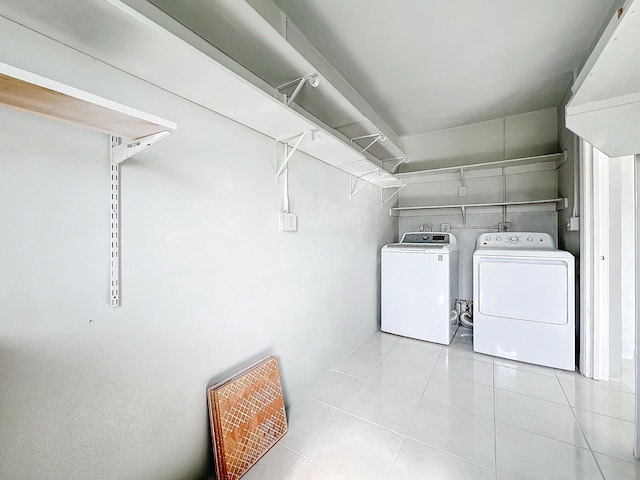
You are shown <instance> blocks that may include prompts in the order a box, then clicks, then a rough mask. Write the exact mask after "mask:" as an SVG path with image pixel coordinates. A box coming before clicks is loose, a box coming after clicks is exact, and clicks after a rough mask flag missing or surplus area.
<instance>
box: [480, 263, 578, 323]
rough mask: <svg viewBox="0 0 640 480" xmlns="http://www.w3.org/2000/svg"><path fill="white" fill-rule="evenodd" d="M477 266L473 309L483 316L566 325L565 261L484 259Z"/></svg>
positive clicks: (567, 269)
mask: <svg viewBox="0 0 640 480" xmlns="http://www.w3.org/2000/svg"><path fill="white" fill-rule="evenodd" d="M477 267H478V272H477V274H478V286H479V292H478V299H477V302H478V305H477V306H476V307H477V308H478V311H479V312H480V313H482V314H483V315H490V316H494V317H503V318H511V319H516V320H524V321H530V322H539V323H549V324H555V325H562V324H566V323H567V322H568V308H569V291H568V284H569V282H568V280H569V273H570V272H569V265H568V264H567V262H565V261H562V260H558V259H544V258H537V259H525V258H514V257H506V258H501V257H484V258H481V259H479V261H478V265H477Z"/></svg>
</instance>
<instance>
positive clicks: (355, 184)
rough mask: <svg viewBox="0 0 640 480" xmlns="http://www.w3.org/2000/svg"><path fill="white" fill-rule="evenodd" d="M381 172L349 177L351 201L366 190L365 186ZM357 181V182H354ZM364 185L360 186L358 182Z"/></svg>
mask: <svg viewBox="0 0 640 480" xmlns="http://www.w3.org/2000/svg"><path fill="white" fill-rule="evenodd" d="M378 172H379V170H377V169H376V170H373V171H371V172H367V173H363V174H362V175H354V174H353V173H352V174H351V175H350V176H349V182H350V186H351V189H350V190H351V192H350V194H349V200H351V199H352V198H353V197H355V196H356V193H358V192H359V191H360V190H362V189H363V188H364V186H365V185H366V184H367V183H369V182H370V181H371V179H372V178H373V177H375V176H376V175H377V174H378ZM354 179H355V181H354ZM359 181H361V182H362V183H361V184H360V185H358V182H359Z"/></svg>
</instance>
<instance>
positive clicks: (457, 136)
mask: <svg viewBox="0 0 640 480" xmlns="http://www.w3.org/2000/svg"><path fill="white" fill-rule="evenodd" d="M556 119H557V113H556V110H555V109H548V110H541V111H538V112H531V113H528V114H524V115H518V116H515V117H508V118H506V119H503V120H502V119H499V120H495V121H492V122H483V123H478V124H474V125H467V126H463V127H459V128H456V129H449V130H443V131H440V132H433V133H430V134H425V135H421V136H415V137H405V139H404V146H405V148H406V149H407V153H408V155H409V156H410V158H411V159H412V160H411V163H409V164H408V165H409V167H408V168H411V169H414V170H418V169H425V168H436V167H441V166H452V165H468V164H473V163H482V162H488V161H492V160H500V159H502V158H506V159H509V158H520V157H527V156H534V155H543V154H546V153H556V152H557V151H558V150H557V149H558V146H557V126H556ZM503 124H504V130H503ZM503 133H504V138H503ZM503 146H504V149H505V150H504V154H503V151H502V148H503ZM416 158H418V159H420V158H422V159H426V160H424V161H417V162H414V159H416ZM418 167H419V168H418ZM505 174H506V180H505V177H503V176H502V169H501V168H497V169H489V170H482V171H469V172H467V173H466V174H465V184H466V185H467V187H468V196H466V197H458V187H459V186H460V185H461V179H460V175H459V174H439V175H431V176H410V177H407V178H405V180H406V181H407V182H408V183H409V184H408V185H407V186H406V187H405V188H404V189H402V190H401V191H400V200H399V204H400V206H419V205H442V204H462V203H490V202H501V201H503V198H504V195H505V192H506V199H507V201H526V200H543V199H550V198H556V196H557V193H558V174H557V170H556V168H555V163H554V162H543V163H536V164H532V165H525V166H519V167H509V168H506V169H505ZM505 186H506V190H505ZM426 212H427V213H425V211H422V212H417V213H413V214H410V215H406V214H403V216H402V217H401V218H400V222H399V234H400V235H402V234H403V233H405V232H408V231H415V230H418V229H419V227H420V225H426V224H431V225H432V226H433V229H434V230H439V229H440V225H441V224H442V223H450V224H451V229H452V230H451V231H452V233H453V234H454V235H455V236H456V238H457V240H458V246H459V249H460V298H465V299H469V300H470V299H472V297H473V292H472V281H473V275H472V273H473V271H472V259H473V251H474V249H475V242H476V240H477V238H478V236H479V235H480V234H481V233H483V232H491V231H494V232H495V231H497V229H498V223H500V222H502V221H503V212H502V208H501V207H491V208H483V209H474V210H471V209H469V210H468V211H467V220H466V225H463V220H462V214H461V212H460V211H459V210H456V211H452V210H431V211H426ZM404 215H406V216H404ZM557 219H558V214H557V212H556V210H555V207H553V206H551V207H549V206H535V207H533V206H530V207H509V208H508V210H507V214H506V220H507V221H508V222H511V230H512V231H533V232H545V233H549V234H551V235H552V236H553V237H554V238H555V239H556V241H557V233H558V223H557V221H558V220H557Z"/></svg>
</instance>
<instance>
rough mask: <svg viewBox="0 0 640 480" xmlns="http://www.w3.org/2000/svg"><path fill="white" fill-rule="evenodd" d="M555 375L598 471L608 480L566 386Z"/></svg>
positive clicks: (604, 479)
mask: <svg viewBox="0 0 640 480" xmlns="http://www.w3.org/2000/svg"><path fill="white" fill-rule="evenodd" d="M555 374H556V380H558V383H559V384H560V389H561V390H562V393H563V395H564V396H565V398H566V399H567V403H568V404H569V406H570V407H571V414H572V415H573V418H574V420H575V421H576V424H577V425H578V428H579V429H580V433H582V436H583V437H584V441H585V442H586V443H587V446H588V447H589V451H590V452H591V456H592V457H593V461H594V462H596V467H598V471H599V472H600V476H601V477H602V479H603V480H606V477H605V475H604V472H603V471H602V467H601V466H600V462H598V458H597V457H596V454H595V452H594V451H593V448H591V443H590V442H589V439H588V438H587V435H586V434H585V433H584V429H583V428H582V424H581V423H580V420H579V419H578V416H577V415H576V412H575V410H574V408H573V406H571V402H569V396H568V395H567V392H565V390H564V386H563V385H562V382H561V381H560V378H558V372H555Z"/></svg>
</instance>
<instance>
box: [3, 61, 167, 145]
mask: <svg viewBox="0 0 640 480" xmlns="http://www.w3.org/2000/svg"><path fill="white" fill-rule="evenodd" d="M0 105H2V106H5V107H10V108H15V109H18V110H23V111H26V112H30V113H35V114H38V115H41V116H45V117H48V118H52V119H55V120H60V121H63V122H67V123H73V124H75V125H79V126H83V127H86V128H89V129H92V130H97V131H99V132H103V133H107V134H110V135H114V136H119V137H126V138H130V139H134V140H135V139H139V138H142V137H147V136H149V135H154V134H157V133H160V132H173V131H175V130H176V128H177V127H176V124H175V123H173V122H170V121H168V120H164V119H162V118H159V117H156V116H154V115H151V114H148V113H145V112H141V111H139V110H136V109H134V108H131V107H127V106H126V105H121V104H119V103H116V102H113V101H111V100H108V99H106V98H102V97H99V96H97V95H93V94H91V93H88V92H85V91H82V90H79V89H77V88H73V87H70V86H68V85H64V84H62V83H60V82H56V81H53V80H50V79H47V78H44V77H41V76H39V75H36V74H33V73H31V72H27V71H25V70H21V69H19V68H16V67H13V66H11V65H7V64H5V63H0Z"/></svg>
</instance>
